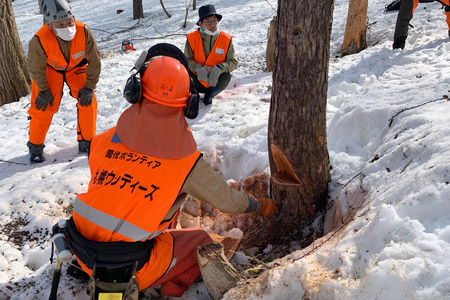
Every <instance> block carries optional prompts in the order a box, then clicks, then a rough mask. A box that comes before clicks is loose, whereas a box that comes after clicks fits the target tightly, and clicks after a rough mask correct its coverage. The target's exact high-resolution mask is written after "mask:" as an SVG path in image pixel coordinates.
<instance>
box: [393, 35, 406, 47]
mask: <svg viewBox="0 0 450 300" xmlns="http://www.w3.org/2000/svg"><path fill="white" fill-rule="evenodd" d="M405 42H406V36H401V37H399V38H397V39H396V40H394V44H393V45H392V49H403V48H405Z"/></svg>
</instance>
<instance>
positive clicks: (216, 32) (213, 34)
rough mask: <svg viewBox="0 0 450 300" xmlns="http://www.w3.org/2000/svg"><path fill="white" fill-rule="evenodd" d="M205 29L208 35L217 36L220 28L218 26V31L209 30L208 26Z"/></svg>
mask: <svg viewBox="0 0 450 300" xmlns="http://www.w3.org/2000/svg"><path fill="white" fill-rule="evenodd" d="M203 31H204V32H205V33H206V34H207V35H211V36H215V35H216V34H218V33H219V31H220V30H219V28H217V30H216V31H214V32H212V31H209V30H208V29H206V28H203Z"/></svg>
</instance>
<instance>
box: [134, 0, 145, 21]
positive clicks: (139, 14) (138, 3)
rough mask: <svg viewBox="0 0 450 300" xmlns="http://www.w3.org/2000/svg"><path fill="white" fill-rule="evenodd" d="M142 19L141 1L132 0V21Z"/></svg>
mask: <svg viewBox="0 0 450 300" xmlns="http://www.w3.org/2000/svg"><path fill="white" fill-rule="evenodd" d="M142 18H144V9H143V8H142V0H133V20H137V19H142Z"/></svg>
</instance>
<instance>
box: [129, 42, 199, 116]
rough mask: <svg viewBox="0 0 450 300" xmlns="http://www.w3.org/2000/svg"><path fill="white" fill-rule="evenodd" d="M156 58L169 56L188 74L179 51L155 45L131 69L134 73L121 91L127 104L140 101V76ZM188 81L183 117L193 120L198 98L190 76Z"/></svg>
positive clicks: (168, 45)
mask: <svg viewBox="0 0 450 300" xmlns="http://www.w3.org/2000/svg"><path fill="white" fill-rule="evenodd" d="M156 56H169V57H172V58H175V59H176V60H178V61H179V62H180V63H181V64H182V65H183V66H184V67H185V68H186V71H187V72H188V73H189V66H188V61H187V59H186V56H184V53H183V52H181V50H180V49H178V48H177V47H176V46H174V45H172V44H168V43H160V44H156V45H154V46H152V47H151V48H150V49H148V51H143V52H142V53H141V55H140V56H139V58H138V59H137V61H136V62H135V64H134V67H133V68H132V69H131V71H133V70H136V72H135V73H134V74H132V75H131V76H130V77H129V78H128V80H127V83H126V84H125V88H124V90H123V97H124V98H125V99H126V100H127V101H128V102H129V103H131V104H136V103H140V102H141V101H142V85H141V80H140V76H142V75H143V74H144V72H145V68H146V67H147V65H148V63H149V62H150V60H151V59H152V58H154V57H156ZM138 75H139V76H138ZM189 80H190V86H189V94H190V95H189V98H188V100H187V102H186V106H185V108H184V115H185V117H186V118H188V119H195V118H196V117H197V115H198V108H199V102H200V96H199V94H198V92H197V90H196V88H195V85H194V81H193V80H192V78H191V77H190V76H189Z"/></svg>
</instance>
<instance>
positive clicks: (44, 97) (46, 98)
mask: <svg viewBox="0 0 450 300" xmlns="http://www.w3.org/2000/svg"><path fill="white" fill-rule="evenodd" d="M49 103H50V106H53V95H52V93H51V92H50V90H45V91H40V92H39V94H38V95H37V97H36V100H34V104H35V105H36V108H37V109H41V108H42V111H45V110H46V109H47V106H48V104H49Z"/></svg>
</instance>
